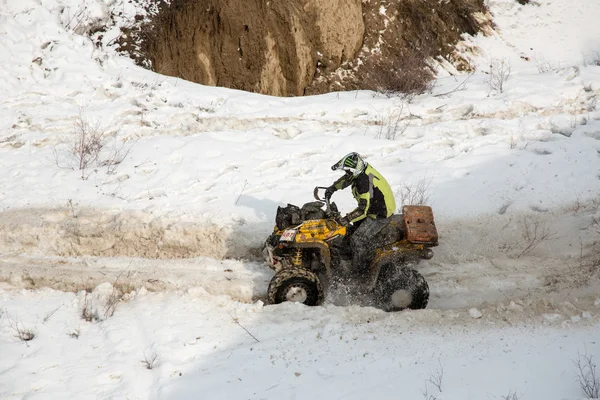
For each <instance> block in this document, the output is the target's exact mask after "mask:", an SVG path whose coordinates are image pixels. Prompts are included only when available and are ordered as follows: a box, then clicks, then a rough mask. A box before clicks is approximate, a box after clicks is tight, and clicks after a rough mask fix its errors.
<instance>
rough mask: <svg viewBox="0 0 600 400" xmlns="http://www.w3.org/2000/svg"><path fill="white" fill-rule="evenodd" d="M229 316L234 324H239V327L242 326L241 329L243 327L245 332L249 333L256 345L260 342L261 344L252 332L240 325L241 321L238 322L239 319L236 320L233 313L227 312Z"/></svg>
mask: <svg viewBox="0 0 600 400" xmlns="http://www.w3.org/2000/svg"><path fill="white" fill-rule="evenodd" d="M227 314H229V316H230V317H231V319H232V320H233V322H235V323H236V324H238V325H239V326H240V327H241V328H242V329H243V330H245V331H246V333H247V334H248V335H250V337H251V338H252V339H254V340H256V343H259V342H260V340H258V339H257V338H256V337H255V336H254V335H253V334H251V333H250V331H249V330H248V329H246V328H245V327H244V325H242V324H240V321H238V319H237V318H235V317H234V316H233V315H231V313H230V312H229V311H227Z"/></svg>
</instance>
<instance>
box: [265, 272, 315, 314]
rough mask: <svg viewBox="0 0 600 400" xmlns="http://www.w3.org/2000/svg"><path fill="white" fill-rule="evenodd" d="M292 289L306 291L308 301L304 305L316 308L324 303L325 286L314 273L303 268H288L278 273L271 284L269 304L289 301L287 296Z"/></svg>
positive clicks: (303, 302) (268, 291)
mask: <svg viewBox="0 0 600 400" xmlns="http://www.w3.org/2000/svg"><path fill="white" fill-rule="evenodd" d="M292 288H300V289H303V290H305V291H306V299H305V300H304V301H302V304H305V305H307V306H316V305H319V304H321V303H322V302H323V297H324V292H323V286H322V285H321V281H320V280H319V277H318V276H317V275H316V274H315V273H314V272H312V271H309V270H307V269H303V268H286V269H282V270H281V271H279V272H277V273H276V274H275V276H274V277H273V278H272V279H271V282H270V283H269V289H268V290H267V298H268V301H269V304H279V303H283V302H284V301H287V298H286V294H287V292H288V291H289V290H291V289H292Z"/></svg>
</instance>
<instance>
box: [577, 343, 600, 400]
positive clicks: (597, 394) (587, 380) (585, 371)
mask: <svg viewBox="0 0 600 400" xmlns="http://www.w3.org/2000/svg"><path fill="white" fill-rule="evenodd" d="M574 363H575V367H576V368H577V380H578V382H579V386H580V387H581V390H582V391H583V393H584V394H585V396H586V397H587V398H588V399H598V398H600V376H598V374H597V372H596V363H594V357H593V356H592V355H590V354H587V353H585V354H577V359H576V360H575V361H574Z"/></svg>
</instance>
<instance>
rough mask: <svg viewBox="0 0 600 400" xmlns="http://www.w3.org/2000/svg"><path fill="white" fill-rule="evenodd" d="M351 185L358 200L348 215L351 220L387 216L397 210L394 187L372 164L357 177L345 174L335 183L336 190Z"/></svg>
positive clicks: (356, 220)
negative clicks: (356, 205)
mask: <svg viewBox="0 0 600 400" xmlns="http://www.w3.org/2000/svg"><path fill="white" fill-rule="evenodd" d="M350 185H352V194H353V195H354V198H355V199H356V201H357V202H358V207H357V208H356V209H355V210H354V211H352V212H351V213H349V214H348V215H347V216H346V218H348V220H349V221H350V222H358V221H360V220H362V219H364V218H366V217H370V218H387V217H389V216H391V215H392V214H393V213H394V212H395V211H396V201H395V200H394V193H393V192H392V188H390V185H389V184H388V183H387V181H386V180H385V178H384V177H383V176H382V175H381V174H380V173H379V172H377V170H376V169H375V168H373V167H372V166H371V165H370V164H367V168H365V170H364V171H363V172H361V173H360V174H359V175H358V176H357V177H353V176H348V175H344V176H342V177H341V178H340V179H338V180H337V181H335V182H334V183H333V187H334V188H335V190H342V189H345V188H347V187H348V186H350Z"/></svg>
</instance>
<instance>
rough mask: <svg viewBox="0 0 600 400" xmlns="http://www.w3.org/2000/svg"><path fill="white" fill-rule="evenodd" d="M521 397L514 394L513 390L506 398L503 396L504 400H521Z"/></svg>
mask: <svg viewBox="0 0 600 400" xmlns="http://www.w3.org/2000/svg"><path fill="white" fill-rule="evenodd" d="M520 398H521V397H520V396H519V395H517V392H513V391H512V390H511V391H510V392H508V394H507V395H506V396H502V399H503V400H519V399H520Z"/></svg>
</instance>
